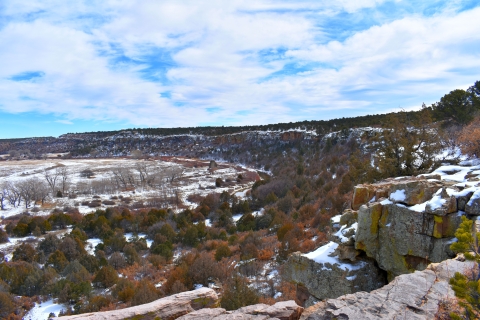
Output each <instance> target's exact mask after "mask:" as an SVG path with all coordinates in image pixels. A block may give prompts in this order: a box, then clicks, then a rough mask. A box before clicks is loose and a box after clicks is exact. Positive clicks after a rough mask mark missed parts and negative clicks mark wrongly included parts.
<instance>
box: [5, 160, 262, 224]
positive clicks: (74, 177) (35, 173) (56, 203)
mask: <svg viewBox="0 0 480 320" xmlns="http://www.w3.org/2000/svg"><path fill="white" fill-rule="evenodd" d="M175 161H176V162H175ZM192 161H194V160H193V159H183V158H181V159H180V158H174V159H172V161H162V160H156V161H145V160H134V159H118V158H116V159H73V160H70V159H58V160H57V159H48V160H23V161H2V162H0V184H1V183H2V182H6V181H9V182H12V183H16V182H19V181H22V180H25V179H28V178H32V177H37V178H39V179H40V180H42V181H45V177H44V172H45V171H48V172H53V170H55V169H56V168H60V167H67V168H68V171H69V176H68V181H69V184H70V186H71V187H70V189H71V190H77V192H76V195H77V196H76V198H75V199H69V198H68V197H64V198H50V199H48V201H49V202H50V203H47V204H46V205H44V206H40V205H38V204H37V206H36V208H35V210H32V209H33V208H32V207H30V208H25V205H21V206H19V207H16V208H14V207H12V206H11V205H9V204H8V202H7V201H4V204H5V209H6V210H3V211H0V216H1V217H3V218H5V217H9V216H13V215H17V214H21V213H23V212H31V213H32V211H33V212H34V214H35V215H48V214H49V213H50V212H51V211H52V209H53V208H55V207H59V208H63V207H66V206H69V207H76V208H77V209H78V210H79V212H80V213H82V214H87V213H90V212H94V211H95V210H96V209H97V208H91V207H89V206H87V205H82V202H88V201H91V200H92V196H93V195H92V194H88V195H83V194H81V192H78V190H83V189H85V188H86V187H85V186H87V189H88V185H89V184H91V183H93V182H97V183H100V182H102V181H103V182H105V181H110V180H111V179H112V177H113V174H112V170H113V169H117V168H122V169H129V170H131V172H132V174H133V175H134V176H135V177H137V175H138V172H137V171H136V169H135V168H136V166H137V165H139V164H140V165H148V166H150V168H151V170H153V171H152V172H153V173H155V174H158V175H160V176H161V177H163V178H162V179H167V178H168V177H167V175H168V172H169V170H171V168H174V167H176V168H181V169H182V170H183V173H182V174H180V175H179V177H177V178H176V179H175V180H174V181H173V182H167V181H166V180H165V183H164V187H161V188H160V187H159V188H156V189H155V188H148V189H143V188H141V187H137V188H136V190H135V191H123V192H121V191H118V192H114V193H113V194H96V195H98V196H100V199H101V200H102V201H103V200H110V198H111V197H112V196H117V197H120V196H123V197H128V198H131V199H132V201H131V203H134V202H141V201H144V200H145V199H147V198H153V197H158V196H159V195H161V194H163V191H164V190H170V191H171V190H174V189H175V190H178V194H179V196H180V198H181V199H182V202H183V203H184V205H186V206H187V207H189V208H194V207H196V206H197V204H196V203H193V202H190V201H188V200H187V198H188V196H189V195H191V194H198V195H200V196H206V195H207V194H210V193H212V192H217V193H222V192H224V191H227V192H229V193H230V194H237V195H238V196H239V197H241V198H245V196H246V192H247V191H248V190H249V189H250V188H251V186H252V185H253V183H254V181H244V182H241V183H237V182H236V179H237V177H238V175H239V174H243V173H245V172H255V170H253V169H249V168H246V167H240V166H238V165H236V164H228V163H223V162H222V163H218V168H217V169H216V170H213V171H211V170H208V167H207V164H208V163H209V162H206V161H201V160H198V161H196V163H199V164H201V165H200V166H198V167H194V166H192V165H191V162H192ZM202 164H203V166H202ZM85 169H90V170H92V171H93V172H94V174H95V176H94V177H93V178H86V177H81V175H80V172H81V171H83V170H85ZM217 178H221V179H222V180H223V181H225V182H227V181H230V182H228V183H225V186H223V187H215V180H216V179H217ZM115 202H116V203H115V204H116V205H118V204H120V200H116V201H115ZM107 207H108V205H105V204H102V205H101V207H99V208H102V209H105V208H107ZM173 209H176V208H173Z"/></svg>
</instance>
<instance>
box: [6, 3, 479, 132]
mask: <svg viewBox="0 0 480 320" xmlns="http://www.w3.org/2000/svg"><path fill="white" fill-rule="evenodd" d="M384 2H386V1H381V0H379V1H376V0H362V1H346V0H345V1H337V2H332V1H313V0H312V1H295V2H292V1H274V0H271V1H268V0H264V1H255V2H251V1H242V0H232V1H228V2H225V1H221V0H214V1H204V2H199V1H193V0H192V1H146V0H145V1H141V2H136V3H134V2H132V1H126V0H124V1H121V0H120V1H117V0H116V1H114V0H110V1H104V2H101V3H96V4H95V6H92V4H91V2H89V1H85V2H78V3H75V4H74V5H71V4H66V3H65V2H63V1H54V0H51V1H40V0H36V1H23V2H20V3H21V5H18V4H17V2H16V3H15V5H14V4H12V3H9V4H7V5H6V7H5V8H4V12H3V15H4V16H5V17H8V19H5V21H8V22H7V23H5V24H4V25H3V28H1V29H0V43H2V44H7V45H5V46H3V47H2V49H0V61H1V62H0V63H1V67H0V110H3V111H4V112H9V113H18V112H27V111H30V112H31V111H34V112H40V113H42V114H49V113H53V114H56V115H58V116H60V117H62V118H66V119H69V120H66V121H71V120H75V119H84V120H94V119H99V120H102V121H122V122H129V123H131V124H132V125H134V126H192V125H193V126H195V125H198V124H202V123H218V124H222V123H225V124H246V123H272V122H278V121H282V122H283V121H295V120H304V119H319V118H324V117H325V115H330V114H334V115H335V116H350V115H352V112H354V111H355V112H361V113H378V112H386V110H391V109H392V108H396V106H397V105H399V106H400V107H402V106H408V107H411V106H414V105H416V104H421V102H422V101H424V100H422V99H426V100H425V102H427V103H428V102H433V101H430V100H432V99H437V100H438V99H439V95H440V94H444V93H446V92H448V91H449V90H452V89H454V88H457V87H465V86H468V85H471V84H472V83H473V81H474V80H478V79H475V77H477V76H478V74H479V71H480V59H479V54H480V49H479V48H477V46H476V44H477V43H479V40H480V39H479V38H480V35H479V34H478V32H477V30H480V19H478V18H477V17H478V16H480V9H479V8H476V9H472V10H468V11H464V12H460V13H458V12H457V11H456V10H455V8H454V7H452V6H447V8H446V9H444V10H445V11H444V12H443V13H442V12H440V13H436V14H435V15H433V16H430V17H425V16H423V15H422V14H421V13H415V14H411V15H404V16H402V17H400V18H399V19H396V20H395V19H394V20H392V21H389V22H386V23H383V22H382V23H379V24H377V25H374V26H368V27H364V28H360V31H357V32H355V30H354V29H352V30H348V31H349V33H351V34H352V36H350V37H347V38H346V39H342V38H338V39H339V40H333V41H332V40H329V39H332V38H335V37H334V36H335V35H332V34H329V33H328V32H330V31H328V30H329V28H328V27H329V26H328V25H326V24H327V23H328V18H329V17H332V16H335V15H336V14H340V13H342V14H343V13H345V12H347V13H349V14H355V15H356V16H355V18H356V19H357V20H359V21H362V17H363V16H362V11H361V10H362V9H365V8H370V9H373V8H375V7H376V6H378V5H381V4H383V3H384ZM337 23H338V22H337ZM357 27H358V26H357ZM128 59H133V60H135V61H136V62H135V63H132V62H131V61H129V60H128ZM165 61H166V62H167V63H168V64H169V65H167V66H163V65H162V64H163V63H164V62H165ZM303 66H304V68H302V67H303ZM150 67H152V68H153V71H147V70H145V69H147V68H150ZM284 68H287V69H288V68H297V69H296V70H293V71H285V70H284ZM24 72H43V73H44V75H43V76H41V77H37V78H35V79H32V80H31V81H13V80H12V76H15V75H18V74H22V73H24ZM274 73H276V74H275V75H274V76H272V75H273V74H274ZM149 75H150V76H153V75H155V76H157V77H158V76H159V78H160V79H161V80H160V81H154V80H152V79H151V78H149V77H148V76H149ZM164 92H170V97H165V95H162V93H164ZM396 100H398V101H396ZM211 107H215V108H218V109H216V110H217V111H216V112H214V113H212V112H209V111H208V109H207V108H211ZM342 109H344V110H348V112H347V113H345V114H341V113H338V112H337V113H328V112H331V111H332V110H342ZM360 110H362V111H360ZM59 121H63V120H59ZM64 123H65V122H64Z"/></svg>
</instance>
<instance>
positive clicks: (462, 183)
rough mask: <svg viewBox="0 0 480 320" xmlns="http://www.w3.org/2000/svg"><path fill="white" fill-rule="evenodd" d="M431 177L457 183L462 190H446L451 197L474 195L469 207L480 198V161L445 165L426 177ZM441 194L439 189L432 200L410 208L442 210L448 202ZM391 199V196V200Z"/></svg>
mask: <svg viewBox="0 0 480 320" xmlns="http://www.w3.org/2000/svg"><path fill="white" fill-rule="evenodd" d="M431 175H440V177H441V179H442V180H445V181H452V182H457V183H456V184H454V185H453V187H457V188H458V189H460V190H458V189H454V188H453V187H452V188H446V192H447V194H448V195H449V196H454V197H456V198H458V197H462V196H466V195H468V194H469V193H473V195H472V197H471V198H470V201H469V205H471V204H472V202H473V201H474V200H475V199H477V198H480V181H479V177H480V160H478V159H474V160H468V161H462V162H460V164H459V165H443V166H441V167H439V168H438V169H436V170H435V171H433V172H432V173H430V174H426V175H424V176H426V177H428V176H431ZM441 192H442V189H439V190H438V191H437V192H436V193H435V195H434V196H433V197H432V199H430V200H428V201H426V202H424V203H420V204H417V205H414V206H411V207H408V208H409V209H410V210H413V211H417V212H423V211H425V208H426V206H427V205H429V206H430V208H431V209H432V210H435V209H437V208H440V207H441V206H442V205H443V204H444V203H445V202H446V200H445V199H442V198H441ZM391 198H392V197H391V196H390V199H391Z"/></svg>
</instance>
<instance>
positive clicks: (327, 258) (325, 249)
mask: <svg viewBox="0 0 480 320" xmlns="http://www.w3.org/2000/svg"><path fill="white" fill-rule="evenodd" d="M337 247H338V243H335V242H333V241H330V242H329V243H327V244H326V245H324V246H321V247H320V248H318V249H317V250H315V251H312V252H310V253H306V254H304V255H303V256H304V257H307V258H308V259H311V260H313V261H315V262H317V263H320V264H323V267H322V270H331V269H330V267H329V265H330V266H333V265H336V266H337V267H338V268H340V269H342V270H343V271H350V270H358V269H360V268H361V267H363V266H364V264H365V262H361V263H358V264H351V263H345V262H342V261H341V260H340V259H338V258H337V257H331V255H333V254H334V252H335V250H336V249H337Z"/></svg>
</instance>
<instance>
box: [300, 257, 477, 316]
mask: <svg viewBox="0 0 480 320" xmlns="http://www.w3.org/2000/svg"><path fill="white" fill-rule="evenodd" d="M475 267H476V266H475V264H474V263H473V262H462V261H457V260H446V261H443V262H441V263H439V264H431V265H429V266H428V268H427V269H426V270H424V271H416V272H415V273H411V274H404V275H401V276H399V277H397V278H395V280H394V281H392V282H390V283H389V284H388V285H386V286H384V287H382V288H380V289H378V290H374V291H372V292H370V293H366V292H357V293H354V294H348V295H345V296H342V297H339V298H337V299H328V300H326V301H323V302H321V303H318V304H316V305H315V306H312V307H310V308H307V309H305V311H304V313H303V315H302V317H301V319H303V320H332V319H348V320H357V319H358V320H364V319H372V320H373V319H375V320H380V319H419V320H420V319H422V320H424V319H434V318H435V314H436V313H437V311H438V306H439V302H440V301H442V300H443V299H446V298H448V297H454V292H453V291H452V289H451V287H450V285H449V284H448V281H449V279H450V278H451V277H453V275H454V274H455V272H461V273H466V272H468V271H469V270H471V269H472V268H475Z"/></svg>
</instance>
